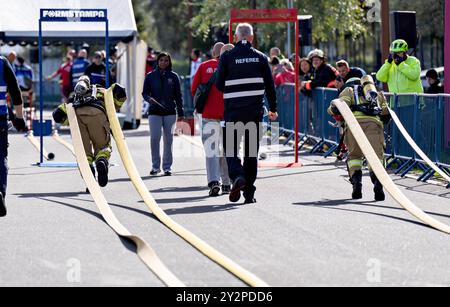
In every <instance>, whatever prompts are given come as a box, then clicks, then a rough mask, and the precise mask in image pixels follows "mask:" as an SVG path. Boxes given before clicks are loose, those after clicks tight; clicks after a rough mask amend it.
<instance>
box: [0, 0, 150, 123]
mask: <svg viewBox="0 0 450 307" xmlns="http://www.w3.org/2000/svg"><path fill="white" fill-rule="evenodd" d="M0 4H1V5H2V8H3V9H1V10H0V40H1V41H2V42H3V43H5V44H9V45H13V44H21V45H26V44H32V45H35V46H36V44H37V41H38V35H39V16H40V9H106V10H108V12H107V14H108V22H109V38H110V44H114V45H115V44H117V43H120V42H121V44H120V50H119V54H123V57H122V58H121V60H120V61H119V63H118V82H120V83H121V84H123V85H126V86H127V90H128V96H129V99H128V102H127V104H126V105H125V106H124V109H123V111H124V112H125V113H126V121H128V122H130V123H132V124H133V125H132V126H136V125H135V123H136V120H137V121H139V120H140V118H141V113H142V110H141V109H142V107H141V103H139V102H141V99H140V97H141V91H142V85H143V84H140V83H143V78H144V73H145V57H146V54H145V53H143V52H142V50H143V48H145V51H146V46H145V43H138V41H137V38H136V36H137V27H136V21H135V18H134V11H133V6H132V3H131V0H0ZM42 31H43V41H44V43H45V44H50V43H52V42H60V43H63V44H64V43H73V42H75V43H77V42H84V41H97V40H98V42H100V43H101V42H103V39H104V37H105V25H104V23H97V22H92V23H91V22H64V23H61V22H51V23H43V25H42ZM124 59H125V60H124ZM141 81H142V82H141Z"/></svg>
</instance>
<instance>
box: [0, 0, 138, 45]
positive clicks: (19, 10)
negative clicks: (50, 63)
mask: <svg viewBox="0 0 450 307" xmlns="http://www.w3.org/2000/svg"><path fill="white" fill-rule="evenodd" d="M0 3H1V4H2V9H1V10H0V38H1V37H2V36H3V39H4V40H5V41H9V40H20V39H22V40H30V39H35V38H37V37H38V33H39V15H40V9H53V8H54V9H107V10H108V13H107V14H108V20H109V36H110V37H111V38H112V39H113V40H116V41H117V40H127V41H129V40H131V39H132V37H134V36H135V35H136V33H137V28H136V22H135V19H134V12H133V6H132V4H131V0H0ZM42 30H43V36H44V37H45V38H59V39H60V40H65V39H70V38H90V37H104V36H105V24H104V23H97V22H94V23H92V22H64V23H61V22H50V23H48V22H46V23H43V26H42Z"/></svg>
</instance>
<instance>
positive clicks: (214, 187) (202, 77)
mask: <svg viewBox="0 0 450 307" xmlns="http://www.w3.org/2000/svg"><path fill="white" fill-rule="evenodd" d="M223 46H224V44H223V43H217V44H215V45H214V47H213V48H212V52H211V53H212V56H213V59H212V60H209V61H206V62H203V63H202V64H200V67H199V68H198V70H197V72H196V74H195V75H194V78H193V80H192V86H191V91H192V95H193V96H194V95H195V92H196V91H197V88H198V86H199V85H200V84H205V83H207V82H208V81H209V80H210V79H211V78H212V76H213V75H214V73H215V71H216V70H217V66H218V65H219V57H220V51H221V49H222V47H223ZM223 112H224V100H223V93H222V92H219V91H218V90H217V88H216V85H215V84H214V83H213V85H212V86H211V90H210V92H209V96H208V100H207V102H206V105H205V108H204V110H203V113H202V140H203V146H204V148H205V154H206V173H207V177H208V187H209V196H211V197H216V196H219V193H220V187H221V186H220V181H221V179H222V194H229V193H230V188H231V187H230V185H231V184H230V178H229V176H228V167H227V162H226V159H225V157H224V155H223V153H222V128H221V125H220V122H221V121H223Z"/></svg>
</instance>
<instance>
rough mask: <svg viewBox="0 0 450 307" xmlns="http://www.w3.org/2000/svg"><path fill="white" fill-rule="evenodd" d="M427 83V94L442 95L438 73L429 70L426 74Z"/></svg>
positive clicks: (442, 87) (442, 89) (442, 90)
mask: <svg viewBox="0 0 450 307" xmlns="http://www.w3.org/2000/svg"><path fill="white" fill-rule="evenodd" d="M426 78H427V82H428V84H429V85H430V87H429V88H428V89H427V90H426V93H427V94H443V93H444V86H443V85H442V83H441V80H439V76H438V73H437V71H436V70H435V69H430V70H429V71H427V74H426Z"/></svg>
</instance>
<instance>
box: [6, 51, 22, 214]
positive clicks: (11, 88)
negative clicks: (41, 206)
mask: <svg viewBox="0 0 450 307" xmlns="http://www.w3.org/2000/svg"><path fill="white" fill-rule="evenodd" d="M7 93H9V97H10V98H11V100H12V102H13V104H14V110H15V112H16V114H15V115H14V114H12V115H13V117H12V118H11V117H9V116H8V113H9V112H8V105H7V103H6V95H7ZM8 120H11V121H12V122H13V125H14V127H15V128H16V129H17V131H26V126H25V121H24V119H23V100H22V93H21V91H20V88H19V84H18V82H17V79H16V76H15V74H14V70H13V68H12V67H11V64H10V63H9V62H8V60H7V59H6V58H4V57H3V56H0V217H3V216H5V215H6V204H5V197H6V187H7V182H8V146H9V144H8V130H9V127H8Z"/></svg>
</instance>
